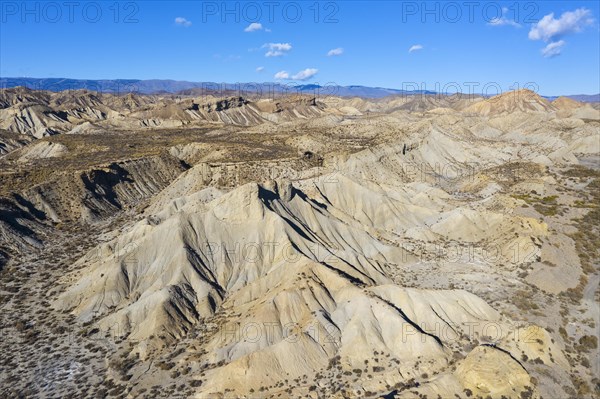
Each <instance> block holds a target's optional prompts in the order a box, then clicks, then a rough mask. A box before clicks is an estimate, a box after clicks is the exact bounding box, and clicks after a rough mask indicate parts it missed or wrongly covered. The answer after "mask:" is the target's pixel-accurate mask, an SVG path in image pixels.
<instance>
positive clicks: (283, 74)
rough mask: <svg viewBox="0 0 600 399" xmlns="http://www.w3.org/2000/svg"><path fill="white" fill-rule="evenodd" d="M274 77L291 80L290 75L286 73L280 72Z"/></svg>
mask: <svg viewBox="0 0 600 399" xmlns="http://www.w3.org/2000/svg"><path fill="white" fill-rule="evenodd" d="M273 77H274V78H275V79H289V78H290V74H289V73H287V72H286V71H279V72H277V73H276V74H275V76H273Z"/></svg>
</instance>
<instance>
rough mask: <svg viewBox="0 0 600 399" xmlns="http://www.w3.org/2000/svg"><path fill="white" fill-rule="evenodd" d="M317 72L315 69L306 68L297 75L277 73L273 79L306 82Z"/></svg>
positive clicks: (285, 72) (284, 72)
mask: <svg viewBox="0 0 600 399" xmlns="http://www.w3.org/2000/svg"><path fill="white" fill-rule="evenodd" d="M318 72H319V70H318V69H316V68H306V69H303V70H302V71H300V72H298V73H297V74H295V75H293V76H290V74H289V73H288V72H287V71H279V72H277V73H276V74H275V76H274V78H275V79H287V80H308V79H310V78H312V77H313V76H315V75H316V74H317V73H318Z"/></svg>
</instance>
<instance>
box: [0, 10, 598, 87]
mask: <svg viewBox="0 0 600 399" xmlns="http://www.w3.org/2000/svg"><path fill="white" fill-rule="evenodd" d="M77 3H78V5H77V6H73V7H72V8H69V6H66V5H64V4H65V3H63V2H51V3H45V2H30V3H22V2H20V1H18V2H11V1H4V2H2V3H0V4H1V7H2V8H1V15H0V23H1V27H0V76H3V77H25V76H26V77H68V78H81V79H116V78H135V79H174V80H189V81H213V82H229V83H236V82H272V81H281V82H299V81H303V82H307V83H311V82H312V83H320V84H326V83H336V84H340V85H352V84H355V85H365V86H381V87H390V88H407V89H413V88H415V86H418V87H420V88H426V89H429V90H436V91H446V92H451V91H455V90H456V89H455V87H458V88H460V90H461V91H463V92H468V91H469V90H472V91H475V92H482V91H484V89H486V90H485V91H487V92H488V93H489V94H494V93H495V92H496V91H498V90H501V91H507V90H511V89H513V88H518V87H529V88H533V89H536V90H537V91H538V92H540V93H541V94H544V95H557V94H595V93H598V92H600V39H599V37H600V29H599V23H598V20H599V18H600V10H599V6H598V2H597V1H547V2H515V1H512V2H487V1H483V2H477V1H472V2H468V1H466V0H465V1H456V2H435V1H428V2H424V1H415V2H413V1H404V2H394V1H381V2H377V1H370V2H361V1H339V2H327V1H324V2H318V3H316V2H313V1H307V2H293V1H274V2H221V1H208V2H207V1H205V2H200V1H198V2H192V1H189V2H169V3H166V4H162V3H161V2H158V1H148V2H119V3H115V2H114V1H108V2H86V1H79V2H77ZM274 3H276V4H277V5H271V6H270V4H274ZM115 4H117V6H115ZM298 10H300V13H301V15H300V13H299V12H298ZM259 13H260V16H259V15H258V14H259ZM251 23H254V24H260V26H259V25H252V26H251V25H250V24H251ZM411 48H412V51H409V50H410V49H411ZM331 50H334V51H333V53H334V54H332V55H328V53H329V52H330V51H331ZM257 68H259V69H258V71H257ZM276 76H277V78H276Z"/></svg>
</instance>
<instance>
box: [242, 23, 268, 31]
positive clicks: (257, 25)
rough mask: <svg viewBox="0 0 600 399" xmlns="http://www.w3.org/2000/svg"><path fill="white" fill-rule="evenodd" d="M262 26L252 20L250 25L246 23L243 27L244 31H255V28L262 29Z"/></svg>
mask: <svg viewBox="0 0 600 399" xmlns="http://www.w3.org/2000/svg"><path fill="white" fill-rule="evenodd" d="M262 29H263V26H262V24H261V23H258V22H252V23H251V24H250V25H248V26H247V27H246V29H244V32H256V31H257V30H262Z"/></svg>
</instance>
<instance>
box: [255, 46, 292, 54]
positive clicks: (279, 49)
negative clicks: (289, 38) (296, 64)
mask: <svg viewBox="0 0 600 399" xmlns="http://www.w3.org/2000/svg"><path fill="white" fill-rule="evenodd" d="M262 47H263V48H268V49H269V50H268V51H267V52H266V53H265V57H279V56H282V55H284V54H286V53H287V52H288V51H290V50H291V49H292V45H291V44H289V43H265V44H263V46H262Z"/></svg>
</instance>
